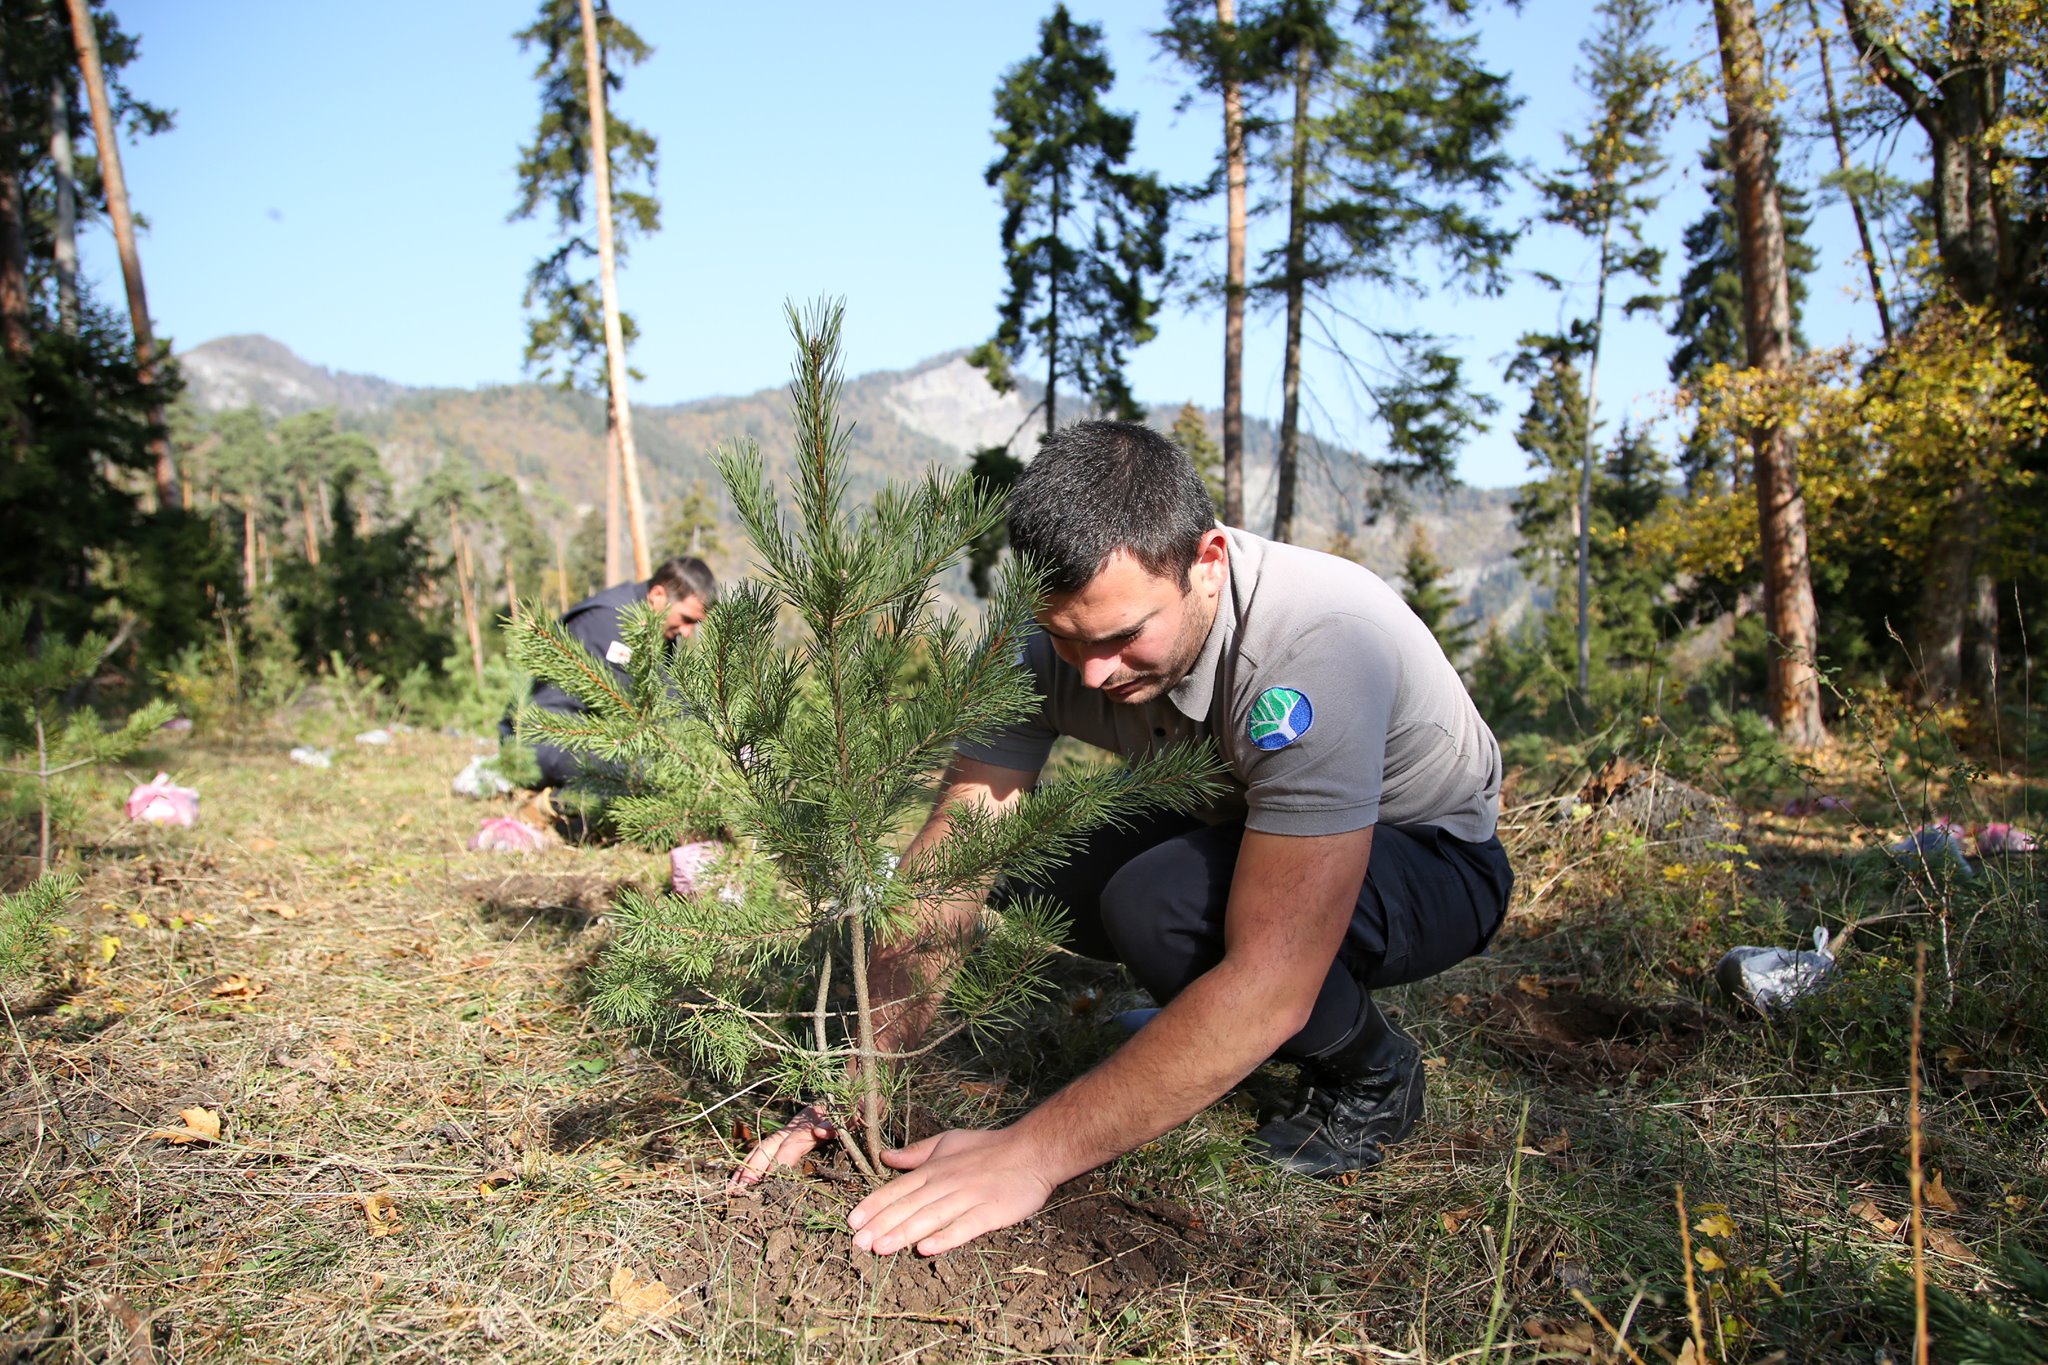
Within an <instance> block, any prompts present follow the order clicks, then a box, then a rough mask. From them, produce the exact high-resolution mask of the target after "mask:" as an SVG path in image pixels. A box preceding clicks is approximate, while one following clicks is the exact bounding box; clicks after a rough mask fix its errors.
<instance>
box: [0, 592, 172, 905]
mask: <svg viewBox="0 0 2048 1365" xmlns="http://www.w3.org/2000/svg"><path fill="white" fill-rule="evenodd" d="M108 652H109V644H108V641H107V639H106V637H105V636H102V635H94V634H90V633H88V634H86V635H82V636H80V637H79V638H78V639H77V640H76V641H69V640H63V639H59V638H57V637H55V636H52V635H49V634H44V635H43V636H42V637H41V638H40V639H39V640H32V639H31V637H30V635H29V604H28V603H26V602H0V778H4V780H5V785H6V787H7V788H8V789H9V790H10V792H19V791H20V790H21V789H22V788H24V787H26V789H27V800H26V801H25V802H23V804H24V805H26V807H27V808H28V809H29V810H31V811H33V812H34V813H35V819H36V871H37V873H38V875H40V876H48V875H49V872H50V853H51V849H52V847H53V846H54V834H53V827H54V825H55V823H56V822H57V821H58V820H61V819H62V818H63V817H64V816H65V815H66V814H67V812H68V807H67V806H66V804H65V803H64V801H63V792H62V790H61V788H59V787H57V786H56V785H54V780H55V779H56V778H59V777H62V776H63V775H64V774H66V773H69V772H75V771H77V770H78V769H80V768H88V767H91V766H92V765H94V764H96V763H108V762H112V761H113V760H115V759H118V758H123V757H125V756H127V755H128V754H131V753H133V752H135V750H137V749H139V748H141V747H142V746H143V745H144V744H145V743H147V742H148V740H149V737H150V736H151V735H153V734H155V733H156V731H157V730H158V729H159V728H160V727H161V726H162V725H163V723H164V722H165V721H167V720H169V719H170V718H171V717H172V716H173V715H174V714H176V708H175V707H174V706H172V705H171V703H170V702H167V701H153V702H150V703H148V704H147V705H144V706H141V707H138V708H137V709H136V710H135V711H134V712H133V713H132V714H130V715H129V716H128V718H127V719H126V720H125V721H123V722H122V723H121V724H119V725H115V726H109V725H108V724H107V722H106V721H104V720H102V719H101V717H100V716H99V714H98V713H97V712H95V711H93V710H91V709H89V708H85V707H79V708H76V709H73V708H71V707H69V706H67V705H66V703H65V697H66V696H67V695H68V694H70V693H72V692H73V691H74V690H75V689H76V688H77V687H79V685H80V684H82V683H84V682H86V681H87V680H88V679H90V678H91V677H92V675H93V674H94V673H96V672H97V671H98V670H99V668H100V666H101V665H102V664H104V663H105V662H106V660H107V654H108ZM10 804H13V803H12V802H10ZM23 904H24V906H28V905H30V904H31V902H24V903H23ZM33 904H41V902H40V901H38V902H34V903H33Z"/></svg>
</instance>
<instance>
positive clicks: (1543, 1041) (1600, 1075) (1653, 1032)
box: [1478, 985, 1718, 1085]
mask: <svg viewBox="0 0 2048 1365" xmlns="http://www.w3.org/2000/svg"><path fill="white" fill-rule="evenodd" d="M1478 1008H1479V1009H1480V1010H1481V1011H1483V1013H1484V1015H1485V1028H1484V1036H1485V1038H1486V1040H1487V1041H1488V1042H1489V1043H1491V1044H1492V1045H1493V1046H1494V1047H1496V1048H1498V1049H1500V1050H1501V1051H1502V1052H1505V1053H1507V1054H1508V1055H1509V1056H1510V1057H1513V1058H1515V1059H1516V1060H1517V1061H1519V1062H1522V1063H1523V1064H1525V1065H1527V1066H1531V1067H1533V1068H1535V1069H1536V1070H1538V1071H1541V1072H1543V1073H1544V1074H1545V1075H1547V1076H1550V1077H1552V1078H1554V1079H1557V1080H1563V1081H1567V1082H1576V1083H1578V1084H1582V1085H1600V1084H1605V1083H1608V1082H1611V1081H1614V1080H1618V1079H1620V1078H1621V1077H1623V1076H1627V1075H1631V1074H1636V1075H1646V1076H1654V1075H1659V1074H1661V1073H1663V1072H1665V1071H1668V1070H1670V1069H1671V1068H1672V1067H1673V1066H1675V1065H1677V1064H1678V1063H1679V1062H1681V1061H1683V1060H1685V1059H1686V1058H1687V1057H1690V1056H1691V1055H1692V1054H1693V1053H1694V1052H1697V1051H1698V1050H1699V1048H1700V1045H1701V1044H1702V1043H1704V1042H1705V1041H1706V1038H1707V1035H1708V1034H1709V1033H1710V1032H1711V1031H1712V1030H1714V1029H1715V1028H1716V1027H1718V1024H1717V1021H1716V1018H1715V1016H1714V1015H1713V1014H1711V1013H1709V1012H1708V1011H1707V1010H1706V1009H1705V1008H1703V1007H1702V1006H1700V1005H1697V1004H1694V1003H1693V1002H1692V1001H1689V1000H1670V1001H1660V1002H1658V1003H1655V1004H1648V1003H1644V1002H1641V1001H1633V1000H1617V999H1615V998H1614V997H1612V996H1607V995H1596V994H1582V993H1581V992H1579V991H1576V990H1568V989H1567V990H1558V989H1548V990H1546V989H1543V988H1541V987H1539V988H1538V989H1536V990H1531V989H1528V988H1527V987H1525V986H1521V985H1518V986H1515V987H1512V988H1510V989H1508V990H1504V991H1496V992H1494V994H1493V995H1492V996H1491V997H1489V998H1488V999H1487V1000H1486V1001H1485V1002H1484V1003H1483V1004H1482V1005H1481V1006H1480V1007H1478Z"/></svg>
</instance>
